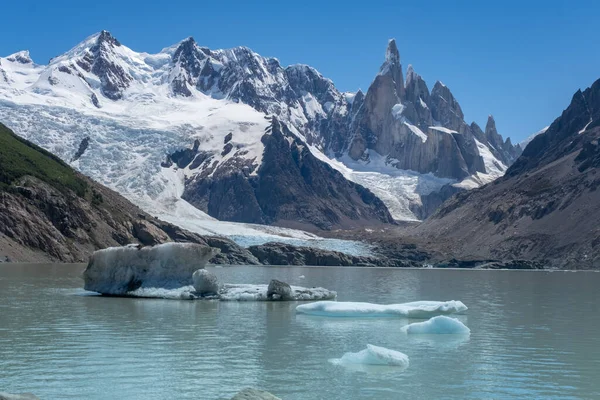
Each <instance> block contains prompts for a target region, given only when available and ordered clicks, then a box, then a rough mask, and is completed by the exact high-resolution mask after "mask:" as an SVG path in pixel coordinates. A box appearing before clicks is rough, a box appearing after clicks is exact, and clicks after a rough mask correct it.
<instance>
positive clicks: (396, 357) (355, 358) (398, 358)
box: [329, 344, 409, 369]
mask: <svg viewBox="0 0 600 400" xmlns="http://www.w3.org/2000/svg"><path fill="white" fill-rule="evenodd" d="M329 362H331V363H332V364H336V365H355V364H359V365H382V366H388V367H400V368H402V369H406V368H408V364H409V359H408V356H407V355H406V354H404V353H401V352H399V351H395V350H390V349H386V348H385V347H379V346H373V345H372V344H367V348H366V349H364V350H361V351H359V352H358V353H346V354H344V355H343V356H342V358H334V359H331V360H329Z"/></svg>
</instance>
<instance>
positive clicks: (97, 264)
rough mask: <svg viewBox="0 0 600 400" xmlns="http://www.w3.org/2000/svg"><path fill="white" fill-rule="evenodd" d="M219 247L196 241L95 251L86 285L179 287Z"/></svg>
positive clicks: (95, 288) (121, 290)
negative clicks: (196, 242)
mask: <svg viewBox="0 0 600 400" xmlns="http://www.w3.org/2000/svg"><path fill="white" fill-rule="evenodd" d="M219 251H220V250H219V249H215V248H212V247H209V246H203V245H199V244H194V243H165V244H160V245H157V246H152V247H141V246H139V245H129V246H124V247H110V248H107V249H104V250H98V251H95V252H94V254H92V256H91V257H90V261H89V263H88V265H87V268H86V269H85V271H84V272H83V280H84V282H85V283H84V289H85V290H90V291H92V292H98V293H102V294H107V295H116V296H119V295H126V294H127V293H129V292H133V291H136V290H138V289H145V288H162V289H175V288H180V287H183V286H188V285H192V284H193V280H192V274H193V273H194V271H196V270H198V269H202V268H204V265H205V264H206V263H207V262H208V260H210V259H211V258H212V257H214V256H215V255H217V254H218V253H219Z"/></svg>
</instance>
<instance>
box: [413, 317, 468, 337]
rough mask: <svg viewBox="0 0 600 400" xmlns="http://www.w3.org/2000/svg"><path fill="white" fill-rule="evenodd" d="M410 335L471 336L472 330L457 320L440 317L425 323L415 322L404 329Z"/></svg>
mask: <svg viewBox="0 0 600 400" xmlns="http://www.w3.org/2000/svg"><path fill="white" fill-rule="evenodd" d="M402 331H403V332H405V333H408V334H436V335H437V334H455V335H456V334H460V335H469V334H470V333H471V330H470V329H469V328H468V327H467V326H466V325H465V324H463V323H462V322H460V321H459V320H458V319H456V318H450V317H446V316H444V315H439V316H437V317H433V318H431V319H429V320H428V321H425V322H415V323H413V324H409V325H406V326H403V327H402Z"/></svg>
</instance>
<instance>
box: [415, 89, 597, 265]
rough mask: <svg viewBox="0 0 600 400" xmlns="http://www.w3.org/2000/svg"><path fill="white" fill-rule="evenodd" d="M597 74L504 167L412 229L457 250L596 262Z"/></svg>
mask: <svg viewBox="0 0 600 400" xmlns="http://www.w3.org/2000/svg"><path fill="white" fill-rule="evenodd" d="M599 189H600V80H599V81H596V82H595V83H594V84H593V85H592V86H591V87H590V88H588V89H586V90H585V91H583V92H582V91H577V93H575V95H574V96H573V99H572V101H571V104H570V105H569V107H568V108H567V109H566V110H565V111H564V112H563V113H562V115H561V116H560V117H559V118H557V119H556V120H555V121H554V122H553V123H552V125H550V127H549V128H548V130H547V131H546V132H545V133H543V134H540V135H538V136H537V137H535V138H534V139H533V140H532V141H531V143H530V144H529V145H528V146H527V147H526V148H525V150H524V151H523V154H522V155H521V157H519V159H517V161H516V162H515V163H514V164H513V165H512V166H511V167H510V168H509V169H508V171H507V173H506V175H505V176H504V177H502V178H500V179H498V180H496V181H494V182H493V183H491V184H488V185H486V186H484V187H482V188H480V189H475V190H473V191H470V192H465V193H460V194H458V195H456V196H455V197H453V198H452V199H450V200H448V201H447V202H446V203H444V204H443V206H442V207H441V208H440V209H439V210H438V211H437V212H436V213H435V214H434V215H433V216H432V217H430V218H429V219H428V220H427V221H425V223H423V224H422V225H421V226H420V227H418V228H417V229H416V232H417V236H421V237H422V238H424V239H426V241H428V242H429V245H430V246H432V247H434V248H436V249H438V250H441V251H443V252H445V253H446V254H448V255H450V256H456V257H459V258H465V257H473V258H480V259H481V258H494V259H529V260H536V261H541V262H543V263H544V264H545V265H547V266H552V267H559V268H582V269H589V268H600V190H599Z"/></svg>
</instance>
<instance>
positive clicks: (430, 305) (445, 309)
mask: <svg viewBox="0 0 600 400" xmlns="http://www.w3.org/2000/svg"><path fill="white" fill-rule="evenodd" d="M466 310H467V306H465V305H464V304H463V303H462V302H461V301H456V300H450V301H415V302H412V303H402V304H388V305H382V304H372V303H357V302H336V301H319V302H316V303H310V304H301V305H299V306H298V307H296V312H298V313H300V314H310V315H318V316H323V317H404V318H430V317H434V316H437V315H447V314H456V313H461V312H464V311H466Z"/></svg>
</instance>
